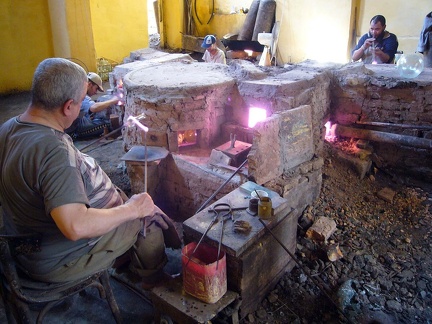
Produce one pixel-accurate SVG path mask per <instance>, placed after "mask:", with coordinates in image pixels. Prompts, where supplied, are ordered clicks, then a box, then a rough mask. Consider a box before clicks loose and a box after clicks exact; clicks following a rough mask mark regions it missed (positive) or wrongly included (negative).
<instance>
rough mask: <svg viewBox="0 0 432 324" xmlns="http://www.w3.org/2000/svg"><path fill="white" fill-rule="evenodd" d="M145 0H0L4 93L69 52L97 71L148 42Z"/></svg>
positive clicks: (25, 85) (25, 86) (0, 84)
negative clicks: (99, 65)
mask: <svg viewBox="0 0 432 324" xmlns="http://www.w3.org/2000/svg"><path fill="white" fill-rule="evenodd" d="M147 26H148V21H147V2H146V1H145V0H128V1H116V0H20V1H16V0H0V40H1V44H2V49H1V51H0V62H1V64H2V73H1V74H0V93H1V94H6V93H10V92H14V91H25V90H29V89H30V87H31V82H32V77H33V73H34V70H35V68H36V66H37V65H38V64H39V63H40V62H41V61H42V60H43V59H45V58H47V57H54V56H59V57H65V58H70V59H71V60H72V61H74V62H76V63H78V64H80V65H81V66H83V67H84V68H86V69H88V70H90V71H96V70H97V69H96V63H97V58H98V57H106V58H109V59H112V60H114V61H117V62H122V60H123V58H124V57H126V56H129V54H130V52H131V51H134V50H137V49H140V48H145V47H147V46H148V27H147Z"/></svg>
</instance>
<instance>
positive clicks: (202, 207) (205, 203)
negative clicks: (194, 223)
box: [195, 159, 247, 214]
mask: <svg viewBox="0 0 432 324" xmlns="http://www.w3.org/2000/svg"><path fill="white" fill-rule="evenodd" d="M246 162H247V159H246V160H244V161H243V163H242V164H240V166H239V167H238V168H237V169H236V170H235V171H234V173H233V174H232V175H231V176H230V177H229V178H228V179H227V180H226V181H225V182H224V183H222V185H221V186H220V187H219V188H218V189H217V190H216V191H215V192H214V193H213V194H212V195H211V196H210V197H209V198H208V199H207V200H206V201H205V202H204V203H203V204H202V205H201V207H200V208H198V210H197V211H196V213H195V214H197V213H199V212H200V211H201V210H203V209H204V208H206V206H207V205H208V203H209V202H210V201H211V200H212V199H213V198H214V197H215V196H216V195H217V194H218V193H219V192H220V191H221V190H222V188H223V187H225V186H226V184H227V183H228V182H229V181H230V180H231V179H232V178H233V177H234V176H235V175H236V174H237V172H239V171H240V169H241V168H242V167H243V166H244V165H245V164H246Z"/></svg>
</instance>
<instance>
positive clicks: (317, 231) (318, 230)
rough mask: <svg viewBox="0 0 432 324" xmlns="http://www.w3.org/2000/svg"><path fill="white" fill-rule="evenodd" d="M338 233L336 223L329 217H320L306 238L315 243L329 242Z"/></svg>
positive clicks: (308, 231)
mask: <svg viewBox="0 0 432 324" xmlns="http://www.w3.org/2000/svg"><path fill="white" fill-rule="evenodd" d="M335 231H336V222H335V221H334V220H333V219H331V218H328V217H318V219H317V220H316V221H315V223H314V224H313V225H312V226H311V227H310V228H309V229H308V230H307V232H306V237H307V238H310V239H312V240H315V241H322V242H324V241H327V239H328V238H329V237H330V236H331V235H332V234H333V233H334V232H335Z"/></svg>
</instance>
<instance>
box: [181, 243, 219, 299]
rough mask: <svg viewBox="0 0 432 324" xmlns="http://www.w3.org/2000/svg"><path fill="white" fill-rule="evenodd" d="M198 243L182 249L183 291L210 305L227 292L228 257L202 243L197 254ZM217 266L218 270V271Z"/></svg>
mask: <svg viewBox="0 0 432 324" xmlns="http://www.w3.org/2000/svg"><path fill="white" fill-rule="evenodd" d="M196 246H197V243H196V242H192V243H189V244H188V245H186V246H184V247H183V249H182V266H183V289H184V290H185V291H186V292H187V293H188V294H190V295H192V296H194V297H196V298H198V299H199V300H202V301H203V302H205V303H208V304H214V303H216V302H217V301H218V300H219V299H220V298H221V297H222V296H223V295H224V294H225V293H226V291H227V277H226V257H225V253H224V252H223V251H221V252H220V256H219V262H217V249H216V248H214V247H212V246H210V245H208V244H205V243H201V244H200V245H199V246H198V248H197V250H196V251H195V253H193V255H192V252H193V250H194V249H195V247H196ZM216 265H217V269H216Z"/></svg>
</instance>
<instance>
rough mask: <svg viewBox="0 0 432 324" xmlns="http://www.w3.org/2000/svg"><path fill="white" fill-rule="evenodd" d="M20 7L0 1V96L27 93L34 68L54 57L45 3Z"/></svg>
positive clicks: (28, 1) (10, 0)
mask: <svg viewBox="0 0 432 324" xmlns="http://www.w3.org/2000/svg"><path fill="white" fill-rule="evenodd" d="M19 3H22V5H18V2H17V1H16V0H0V44H1V49H0V64H1V73H0V93H5V92H12V91H21V90H23V89H30V87H31V82H32V78H33V72H34V70H35V68H36V66H37V65H38V64H39V62H40V61H41V60H43V59H44V58H46V57H48V56H51V55H52V54H53V46H52V44H51V41H50V40H51V29H50V21H49V10H48V5H47V3H46V1H32V0H22V1H19ZM0 109H1V107H0Z"/></svg>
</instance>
